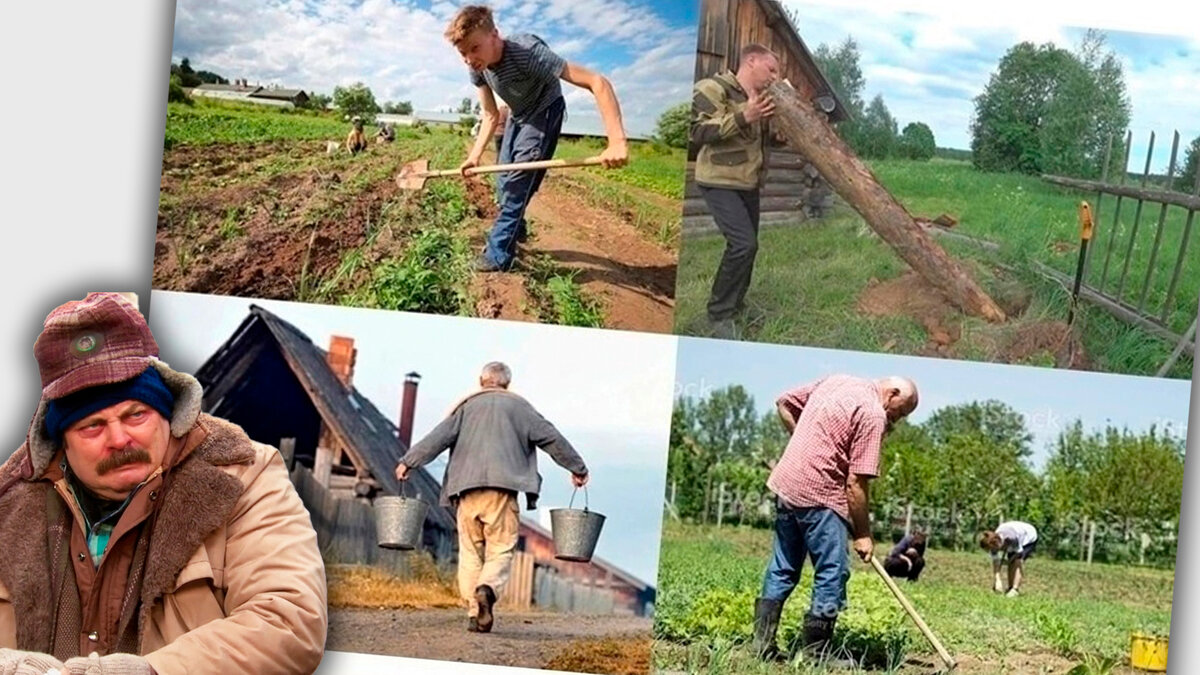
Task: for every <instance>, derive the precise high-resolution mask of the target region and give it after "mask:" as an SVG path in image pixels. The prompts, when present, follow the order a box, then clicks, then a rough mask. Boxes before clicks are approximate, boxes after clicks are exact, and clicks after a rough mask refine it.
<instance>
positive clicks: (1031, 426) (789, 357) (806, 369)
mask: <svg viewBox="0 0 1200 675" xmlns="http://www.w3.org/2000/svg"><path fill="white" fill-rule="evenodd" d="M833 373H846V374H850V375H857V376H860V377H869V378H878V377H884V376H887V375H904V376H907V377H910V378H912V379H913V380H914V381H915V382H916V383H917V388H918V390H919V392H920V405H919V406H918V408H917V410H916V412H914V413H913V414H912V416H911V417H909V421H911V422H914V423H921V422H923V421H925V420H926V419H928V418H929V416H930V415H931V414H933V413H934V412H936V411H937V410H938V409H939V408H943V407H945V406H948V405H955V404H961V403H970V402H972V401H984V400H987V399H996V400H999V401H1002V402H1004V403H1006V404H1007V405H1008V406H1009V407H1011V408H1013V409H1015V410H1016V411H1017V412H1019V413H1021V414H1022V415H1023V416H1024V417H1025V426H1026V428H1027V429H1028V430H1029V432H1030V433H1032V434H1033V436H1034V439H1033V463H1034V465H1035V467H1041V466H1042V464H1043V462H1044V461H1045V459H1046V458H1047V457H1048V454H1049V451H1050V450H1051V449H1052V447H1053V443H1054V441H1055V439H1056V438H1057V437H1058V435H1059V434H1060V433H1061V432H1062V431H1065V430H1066V428H1067V427H1068V426H1069V425H1071V424H1073V423H1074V422H1075V420H1077V419H1078V420H1081V421H1082V422H1083V426H1084V429H1085V430H1087V431H1102V430H1104V428H1105V427H1106V426H1107V425H1112V426H1115V427H1118V428H1122V427H1124V428H1128V429H1130V430H1133V431H1145V430H1148V429H1149V428H1150V426H1151V425H1157V427H1158V428H1159V429H1160V430H1161V429H1170V430H1171V431H1172V432H1173V433H1174V434H1175V436H1176V437H1177V438H1180V439H1183V438H1186V437H1187V426H1188V410H1189V405H1188V402H1189V398H1190V395H1191V388H1192V383H1191V382H1189V381H1187V380H1175V379H1158V378H1152V377H1137V376H1132V375H1110V374H1107V373H1092V372H1079V371H1072V370H1056V369H1053V368H1036V367H1031V366H1010V365H997V364H993V363H980V362H972V361H955V360H948V359H932V358H921V357H916V356H896V355H891V354H874V353H864V352H853V351H838V350H833V349H813V348H806V347H787V346H777V345H764V344H751V343H738V344H728V345H726V344H722V343H719V342H713V341H711V340H697V339H695V338H683V339H681V340H680V342H679V365H678V372H677V380H678V382H677V384H676V391H677V392H678V393H680V394H682V395H684V396H692V397H700V398H702V397H705V396H707V395H708V394H709V393H711V392H712V391H713V390H714V389H720V388H722V387H725V386H729V385H733V384H740V385H742V386H743V387H744V388H745V389H746V390H747V391H748V392H749V393H750V394H751V395H752V396H754V402H755V404H756V406H757V407H758V408H759V410H760V411H762V412H764V413H765V412H768V411H770V410H773V409H774V407H775V399H776V398H778V396H779V395H780V394H782V393H783V392H784V391H786V390H788V389H790V388H792V387H795V386H796V385H800V384H804V383H806V382H811V381H812V380H815V379H818V378H820V377H824V376H826V375H830V374H833Z"/></svg>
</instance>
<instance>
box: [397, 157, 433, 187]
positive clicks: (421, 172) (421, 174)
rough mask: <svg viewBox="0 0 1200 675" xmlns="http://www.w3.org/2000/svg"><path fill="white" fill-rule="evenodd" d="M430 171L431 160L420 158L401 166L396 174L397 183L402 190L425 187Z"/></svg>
mask: <svg viewBox="0 0 1200 675" xmlns="http://www.w3.org/2000/svg"><path fill="white" fill-rule="evenodd" d="M428 173H429V160H427V159H418V160H416V161H415V162H409V163H408V164H405V165H404V166H402V167H401V168H400V173H398V174H396V185H398V186H400V189H401V190H421V189H423V188H424V187H425V179H426V177H427V174H428Z"/></svg>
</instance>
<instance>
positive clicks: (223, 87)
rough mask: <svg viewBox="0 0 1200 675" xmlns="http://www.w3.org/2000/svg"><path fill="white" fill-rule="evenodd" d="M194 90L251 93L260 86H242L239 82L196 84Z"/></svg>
mask: <svg viewBox="0 0 1200 675" xmlns="http://www.w3.org/2000/svg"><path fill="white" fill-rule="evenodd" d="M194 89H195V90H196V91H229V92H236V93H239V94H252V93H254V92H256V91H258V90H259V89H262V87H243V86H241V85H240V84H208V83H205V84H198V85H196V86H195V88H194Z"/></svg>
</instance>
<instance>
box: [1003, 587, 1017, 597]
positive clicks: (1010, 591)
mask: <svg viewBox="0 0 1200 675" xmlns="http://www.w3.org/2000/svg"><path fill="white" fill-rule="evenodd" d="M1020 594H1021V592H1020V591H1018V590H1017V589H1015V588H1010V589H1008V592H1007V593H1005V594H1004V597H1006V598H1015V597H1017V596H1018V595H1020Z"/></svg>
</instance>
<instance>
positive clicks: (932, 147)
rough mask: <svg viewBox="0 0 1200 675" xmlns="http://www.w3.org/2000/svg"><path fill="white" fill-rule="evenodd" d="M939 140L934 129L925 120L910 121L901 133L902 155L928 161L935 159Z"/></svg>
mask: <svg viewBox="0 0 1200 675" xmlns="http://www.w3.org/2000/svg"><path fill="white" fill-rule="evenodd" d="M935 152H937V142H936V141H935V140H934V138H933V130H932V129H930V128H929V125H927V124H925V123H924V122H910V123H909V124H908V125H907V126H905V127H904V131H903V132H901V134H900V156H901V157H904V158H906V159H916V160H921V161H926V160H930V159H933V155H934V153H935Z"/></svg>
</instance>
